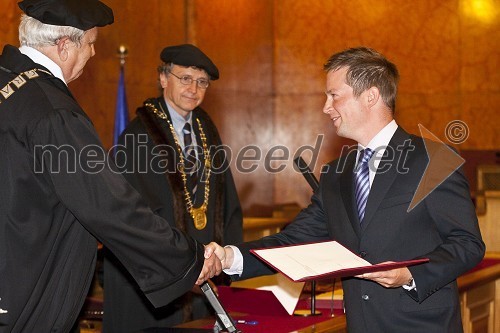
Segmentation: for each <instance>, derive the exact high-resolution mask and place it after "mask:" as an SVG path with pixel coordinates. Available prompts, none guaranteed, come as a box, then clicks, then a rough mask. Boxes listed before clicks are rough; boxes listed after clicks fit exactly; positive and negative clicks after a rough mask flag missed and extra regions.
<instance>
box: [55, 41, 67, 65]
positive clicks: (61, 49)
mask: <svg viewBox="0 0 500 333" xmlns="http://www.w3.org/2000/svg"><path fill="white" fill-rule="evenodd" d="M70 43H71V41H70V40H69V37H63V38H61V39H59V40H58V41H57V44H56V45H57V54H58V55H59V59H61V61H66V60H67V59H68V56H69V54H68V49H69V44H70Z"/></svg>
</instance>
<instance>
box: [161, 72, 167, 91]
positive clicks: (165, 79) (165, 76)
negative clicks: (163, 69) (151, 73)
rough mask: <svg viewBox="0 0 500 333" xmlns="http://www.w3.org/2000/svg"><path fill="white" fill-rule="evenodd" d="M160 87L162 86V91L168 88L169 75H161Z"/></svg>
mask: <svg viewBox="0 0 500 333" xmlns="http://www.w3.org/2000/svg"><path fill="white" fill-rule="evenodd" d="M160 85H161V87H162V89H164V88H166V87H167V85H168V81H167V74H165V73H160Z"/></svg>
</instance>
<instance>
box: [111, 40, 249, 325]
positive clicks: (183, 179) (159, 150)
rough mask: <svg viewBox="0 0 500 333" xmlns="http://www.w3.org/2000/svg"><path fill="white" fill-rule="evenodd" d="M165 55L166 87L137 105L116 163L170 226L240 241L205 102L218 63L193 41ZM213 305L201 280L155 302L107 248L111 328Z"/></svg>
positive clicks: (176, 318)
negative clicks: (161, 302)
mask: <svg viewBox="0 0 500 333" xmlns="http://www.w3.org/2000/svg"><path fill="white" fill-rule="evenodd" d="M160 58H161V60H162V64H161V65H160V66H159V68H158V74H159V83H160V85H161V90H162V95H161V96H160V97H157V98H149V99H147V100H146V101H145V102H144V105H143V106H142V107H140V108H138V109H137V117H136V118H135V119H134V120H133V121H132V122H131V123H130V125H129V126H128V127H127V129H126V130H125V131H124V132H123V133H122V135H121V137H120V140H119V147H118V148H117V153H116V164H117V166H118V167H119V168H120V170H121V171H122V173H123V175H124V176H125V178H126V179H127V180H129V181H130V183H131V184H132V185H133V186H134V187H135V188H136V189H137V190H138V191H139V193H141V194H142V195H143V197H144V198H145V199H146V201H147V202H148V203H149V205H150V206H151V207H152V208H153V210H154V211H155V213H157V214H158V215H160V216H162V217H163V218H165V219H166V220H167V221H169V222H170V223H171V224H172V227H177V228H178V229H180V230H183V231H185V232H186V233H188V234H189V235H191V236H192V237H193V238H194V239H196V240H197V241H198V242H201V243H203V244H208V243H209V242H211V241H214V240H217V241H218V242H221V243H223V244H226V243H229V244H231V243H234V242H241V241H242V213H241V206H240V202H239V200H238V195H237V192H236V188H235V185H234V181H233V177H232V175H231V170H230V169H229V163H228V161H227V159H226V156H225V153H224V152H225V151H224V150H223V146H222V142H221V139H220V136H219V133H218V131H217V128H216V127H215V124H214V123H213V122H212V120H211V119H210V117H209V115H208V114H207V113H206V112H205V111H204V110H203V109H202V108H201V107H199V105H200V104H201V103H202V102H203V99H204V97H205V93H206V91H207V90H208V89H209V88H210V87H209V85H210V83H211V81H212V80H216V79H218V77H219V71H218V69H217V67H216V66H215V65H214V64H213V62H212V61H211V60H210V58H208V56H206V55H205V54H204V53H203V52H202V51H201V50H200V49H198V48H197V47H196V46H194V45H191V44H184V45H176V46H169V47H166V48H164V49H163V51H162V52H161V55H160ZM186 126H187V128H189V129H191V130H190V131H186ZM189 142H191V145H189ZM191 157H194V159H193V160H190V158H191ZM216 282H220V281H216ZM196 289H198V290H196ZM209 310H210V306H209V305H208V304H207V300H206V298H205V297H204V296H203V295H201V294H200V291H199V287H198V286H195V287H194V290H193V291H192V292H189V293H186V294H184V295H182V296H181V297H179V298H178V299H177V300H175V301H174V302H172V303H171V304H169V305H168V306H165V307H162V308H158V309H155V308H154V307H153V306H151V304H150V303H149V302H148V301H147V299H146V298H145V297H144V295H143V293H142V292H141V291H140V289H139V288H138V286H137V284H136V283H135V281H134V280H133V279H132V278H131V277H130V274H129V273H128V272H127V271H126V270H125V269H124V267H123V265H121V264H120V263H119V262H118V261H117V260H116V259H115V258H113V256H110V255H106V260H105V265H104V323H103V324H104V331H105V332H120V333H126V332H137V331H138V330H140V329H145V328H148V327H168V326H174V325H176V324H179V323H181V322H183V321H188V320H193V319H198V318H201V317H205V316H208V315H209V314H210V313H211V312H210V311H209Z"/></svg>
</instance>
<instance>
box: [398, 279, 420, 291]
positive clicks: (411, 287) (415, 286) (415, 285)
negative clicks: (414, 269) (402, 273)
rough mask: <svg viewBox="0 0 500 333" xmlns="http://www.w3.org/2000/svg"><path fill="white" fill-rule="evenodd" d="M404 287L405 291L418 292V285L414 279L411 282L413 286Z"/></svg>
mask: <svg viewBox="0 0 500 333" xmlns="http://www.w3.org/2000/svg"><path fill="white" fill-rule="evenodd" d="M402 287H403V289H405V290H408V291H411V290H413V289H415V290H417V284H416V283H415V279H413V281H412V282H411V286H409V285H406V284H405V285H403V286H402Z"/></svg>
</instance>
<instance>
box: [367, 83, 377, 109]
mask: <svg viewBox="0 0 500 333" xmlns="http://www.w3.org/2000/svg"><path fill="white" fill-rule="evenodd" d="M379 99H380V91H379V90H378V88H377V87H371V88H370V89H368V90H367V91H366V100H367V102H368V106H369V107H372V106H374V105H375V104H377V102H378V100H379Z"/></svg>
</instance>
